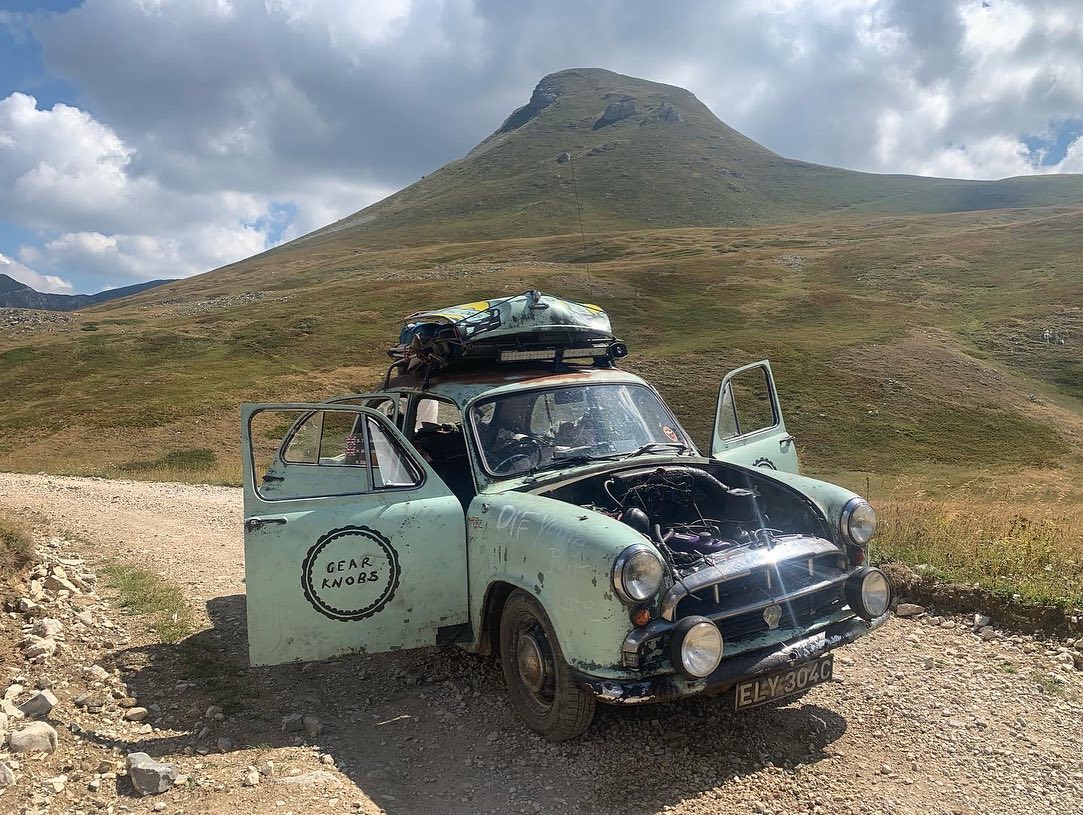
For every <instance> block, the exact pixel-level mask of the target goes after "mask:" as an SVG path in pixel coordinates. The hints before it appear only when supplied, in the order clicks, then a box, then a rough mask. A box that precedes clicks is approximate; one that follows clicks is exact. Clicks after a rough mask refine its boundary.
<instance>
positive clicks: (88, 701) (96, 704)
mask: <svg viewBox="0 0 1083 815" xmlns="http://www.w3.org/2000/svg"><path fill="white" fill-rule="evenodd" d="M72 704H73V705H75V706H76V707H85V708H86V709H87V710H89V711H91V712H93V711H95V710H101V709H102V708H103V707H104V706H105V697H104V696H102V695H101V694H100V693H94V692H93V691H87V692H86V693H80V694H79V695H78V696H76V697H75V699H73V700H72Z"/></svg>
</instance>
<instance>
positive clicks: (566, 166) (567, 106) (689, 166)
mask: <svg viewBox="0 0 1083 815" xmlns="http://www.w3.org/2000/svg"><path fill="white" fill-rule="evenodd" d="M573 173H574V184H573ZM576 192H578V199H579V204H580V206H581V208H582V214H583V221H584V224H585V228H586V231H587V232H600V231H611V230H618V229H642V228H672V227H683V226H729V225H754V224H764V223H778V222H789V221H794V220H798V219H805V218H809V217H814V216H815V217H822V216H837V215H842V214H857V215H860V214H864V213H872V212H877V213H896V214H902V213H938V212H959V211H968V210H984V209H999V208H1011V207H1032V206H1047V205H1060V204H1077V203H1083V176H1079V175H1074V176H1070V175H1060V176H1046V177H1024V178H1011V179H1005V180H1002V181H957V180H948V179H936V178H922V177H917V176H904V175H876V174H871V173H860V172H853V171H850V170H840V169H836V168H833V167H824V166H820V165H816V164H809V163H807V162H803V161H793V160H790V159H787V158H783V157H781V156H779V155H776V154H775V153H772V152H771V151H770V150H767V149H766V148H764V147H762V146H761V145H759V144H757V143H756V142H754V141H752V140H751V139H749V138H747V137H745V136H743V135H742V134H740V133H738V132H737V131H736V130H733V129H732V128H730V127H728V126H727V125H725V124H724V123H723V122H721V121H719V119H718V118H717V117H716V116H715V115H714V114H713V113H712V112H711V111H710V110H709V109H708V108H707V107H706V106H705V105H704V104H703V103H702V102H700V101H699V100H698V99H697V98H696V97H695V96H694V95H693V94H691V93H689V92H688V91H686V90H684V89H682V88H677V87H673V86H671V85H662V84H659V83H656V82H648V81H646V80H642V79H635V78H632V77H627V76H622V75H620V74H615V73H612V72H610V71H604V70H599V69H575V70H568V71H561V72H559V73H555V74H551V75H549V76H547V77H545V78H543V79H542V80H541V82H539V83H538V86H537V87H536V88H535V90H534V93H533V95H532V96H531V98H530V101H529V102H528V103H527V104H526V105H524V106H523V107H521V108H519V109H518V110H516V111H515V112H513V113H512V114H511V115H510V116H509V117H508V118H507V120H506V121H505V122H504V123H503V125H501V127H500V128H499V129H498V130H497V131H496V132H495V133H493V134H492V135H491V136H489V137H488V138H487V139H485V140H484V141H483V142H482V143H481V144H479V145H478V146H477V147H475V148H474V149H473V150H472V151H470V153H469V154H467V155H466V156H465V157H463V158H462V159H460V160H458V161H453V162H451V163H450V164H448V165H446V166H444V167H442V168H440V169H439V170H437V171H435V172H433V173H431V174H430V175H428V176H426V177H424V178H422V179H421V180H419V181H418V182H417V183H415V184H413V185H411V186H409V187H407V188H406V189H404V190H402V191H401V192H399V193H396V194H395V195H392V196H390V197H389V198H386V199H384V200H383V201H380V202H378V203H376V204H373V205H372V206H370V207H368V208H366V209H363V210H361V211H360V212H358V213H356V214H354V215H351V216H349V217H347V218H344V219H343V220H341V221H339V222H337V223H335V224H332V225H330V226H328V227H325V228H323V229H320V230H317V231H316V232H314V233H312V234H311V235H309V236H307V237H306V238H303V239H301V240H300V241H298V242H295V243H294V244H291V245H288V246H287V247H285V248H284V249H280V250H277V251H276V254H280V253H282V252H286V253H289V252H290V251H291V250H293V249H300V251H302V252H304V251H308V250H309V249H310V248H311V247H312V246H313V245H314V244H319V243H322V242H324V241H327V240H347V241H349V242H351V243H353V244H355V245H357V246H410V245H419V244H423V243H433V242H437V241H442V240H492V239H499V238H507V237H514V236H530V235H552V234H561V233H568V232H576V231H578V228H579V227H578V219H577V213H576Z"/></svg>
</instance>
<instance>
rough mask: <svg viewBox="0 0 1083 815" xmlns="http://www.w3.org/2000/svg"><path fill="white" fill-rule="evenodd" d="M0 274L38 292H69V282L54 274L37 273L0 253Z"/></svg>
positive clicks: (70, 288)
mask: <svg viewBox="0 0 1083 815" xmlns="http://www.w3.org/2000/svg"><path fill="white" fill-rule="evenodd" d="M0 274H6V275H7V276H8V277H10V278H12V279H13V280H18V281H19V282H20V283H23V284H25V285H27V286H29V287H30V288H32V289H36V290H37V291H40V292H48V293H50V294H71V293H72V291H73V288H72V285H71V283H69V282H68V281H67V280H64V279H63V278H61V277H57V276H56V275H49V274H38V273H37V272H35V271H34V270H33V269H31V268H28V267H27V266H24V265H23V264H21V263H19V261H17V260H12V259H11V258H9V257H8V256H7V255H4V254H0Z"/></svg>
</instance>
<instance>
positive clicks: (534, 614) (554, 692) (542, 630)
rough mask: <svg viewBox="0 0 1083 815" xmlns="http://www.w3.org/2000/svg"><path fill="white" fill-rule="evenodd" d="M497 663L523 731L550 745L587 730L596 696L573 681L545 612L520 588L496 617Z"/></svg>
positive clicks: (592, 717)
mask: <svg viewBox="0 0 1083 815" xmlns="http://www.w3.org/2000/svg"><path fill="white" fill-rule="evenodd" d="M500 663H501V667H502V668H503V670H504V682H505V684H506V685H507V688H508V697H509V698H510V699H511V704H512V707H513V708H515V712H516V713H517V714H518V715H519V718H520V719H522V720H523V723H524V724H526V726H527V727H529V728H530V729H532V730H535V731H537V732H538V733H539V734H540V735H541V736H542V737H543V738H545V739H546V740H548V741H567V740H568V739H574V738H575V737H577V736H580V735H582V734H583V733H584V732H585V731H586V730H587V728H588V727H590V723H591V721H592V720H593V719H594V710H595V707H596V702H595V699H594V696H593V695H592V694H591V693H588V692H587V691H585V690H583V689H582V688H580V687H579V686H578V685H576V684H575V682H574V681H572V678H571V671H570V670H569V668H568V664H567V663H566V662H565V661H564V655H563V653H562V652H561V650H560V644H559V643H558V642H557V638H556V634H555V633H554V631H553V625H552V623H550V622H549V617H548V615H547V614H546V613H545V609H544V608H542V605H541V603H539V602H538V601H537V600H536V599H534V597H532V596H531V595H529V594H527V593H526V592H525V591H522V590H518V589H517V590H516V591H514V592H512V593H511V594H510V595H509V596H508V599H507V601H506V602H505V603H504V609H503V611H502V613H501V615H500Z"/></svg>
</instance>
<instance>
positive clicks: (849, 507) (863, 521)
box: [839, 498, 876, 546]
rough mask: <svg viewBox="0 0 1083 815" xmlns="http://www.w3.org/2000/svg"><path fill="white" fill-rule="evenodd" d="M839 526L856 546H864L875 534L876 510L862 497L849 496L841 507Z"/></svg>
mask: <svg viewBox="0 0 1083 815" xmlns="http://www.w3.org/2000/svg"><path fill="white" fill-rule="evenodd" d="M839 528H840V529H841V530H842V534H843V536H845V537H846V538H847V540H849V541H850V542H851V543H853V544H855V545H857V546H865V545H866V544H867V543H868V542H869V541H870V540H872V536H873V535H875V534H876V510H875V509H873V508H872V505H871V504H869V502H868V501H866V500H865V499H864V498H851V499H850V500H849V502H848V503H847V504H846V506H845V507H843V509H842V518H841V519H840V520H839Z"/></svg>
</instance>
